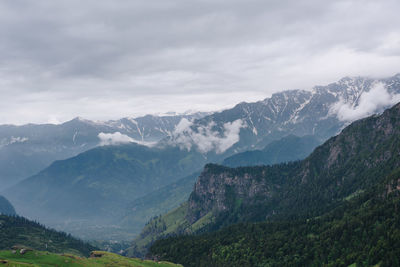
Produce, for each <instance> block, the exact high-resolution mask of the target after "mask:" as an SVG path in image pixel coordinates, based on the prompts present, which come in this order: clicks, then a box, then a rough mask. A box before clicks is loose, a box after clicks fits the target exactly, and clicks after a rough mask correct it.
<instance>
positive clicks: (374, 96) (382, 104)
mask: <svg viewBox="0 0 400 267" xmlns="http://www.w3.org/2000/svg"><path fill="white" fill-rule="evenodd" d="M399 101H400V94H389V92H388V91H387V89H386V87H385V85H384V84H382V83H376V84H375V85H374V86H373V87H372V88H371V89H370V90H369V91H368V92H363V93H362V94H361V96H360V100H359V101H358V103H346V102H345V101H344V100H343V99H341V100H339V101H338V102H337V103H335V104H333V106H332V107H331V109H330V113H331V114H336V116H337V118H338V119H339V120H341V121H355V120H358V119H361V118H365V117H367V116H369V115H372V114H374V113H377V112H379V111H381V110H382V109H384V108H387V107H389V106H392V105H394V104H396V103H398V102H399Z"/></svg>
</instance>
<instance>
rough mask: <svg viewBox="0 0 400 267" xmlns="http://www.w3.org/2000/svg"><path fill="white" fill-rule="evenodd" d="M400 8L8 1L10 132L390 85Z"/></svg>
mask: <svg viewBox="0 0 400 267" xmlns="http://www.w3.org/2000/svg"><path fill="white" fill-rule="evenodd" d="M399 9H400V1H398V0H380V1H376V0H337V1H317V0H303V1H293V0H282V1H265V0H251V1H245V0H233V1H222V0H216V1H179V0H165V1H158V2H157V4H155V3H154V2H153V1H139V0H131V1H96V0H87V1H78V0H58V1H54V0H35V1H27V0H21V1H15V0H3V1H0V20H1V23H0V43H1V45H0V96H1V97H0V123H18V124H21V123H29V122H35V123H44V122H47V121H49V122H52V123H53V122H54V123H57V122H58V121H66V120H69V119H72V118H73V117H76V116H83V117H85V118H88V119H91V120H107V119H118V118H120V117H125V116H133V117H135V116H138V115H144V114H146V113H154V112H165V111H170V110H174V111H177V112H184V111H185V110H187V109H196V110H204V111H206V110H208V111H210V110H215V109H220V108H225V107H227V106H233V105H234V104H236V103H238V102H241V101H255V100H261V99H262V98H265V97H268V96H270V95H271V94H272V93H274V92H277V91H280V90H284V89H292V88H300V89H301V88H303V89H307V88H311V87H312V86H314V85H316V84H327V83H329V82H334V81H336V80H338V79H340V78H342V77H343V76H359V75H360V76H371V75H372V76H375V77H377V76H378V77H384V76H390V75H393V74H395V73H397V72H399V70H400V50H399V47H400V46H399V41H400V33H399V32H400V31H399V29H400V20H399V19H398V10H399ZM355 10H356V11H357V15H356V16H355V15H354V14H355V12H354V11H355ZM72 14H73V15H72ZM10 110H13V112H9V111H10ZM104 110H107V112H104ZM49 114H50V116H49Z"/></svg>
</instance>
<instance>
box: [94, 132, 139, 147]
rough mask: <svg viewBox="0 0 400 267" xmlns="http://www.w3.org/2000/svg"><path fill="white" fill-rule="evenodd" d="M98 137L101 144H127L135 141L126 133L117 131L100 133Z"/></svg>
mask: <svg viewBox="0 0 400 267" xmlns="http://www.w3.org/2000/svg"><path fill="white" fill-rule="evenodd" d="M98 137H99V139H100V145H102V146H107V145H119V144H127V143H133V142H134V140H133V139H132V138H130V137H129V136H127V135H125V134H121V133H120V132H115V133H99V134H98Z"/></svg>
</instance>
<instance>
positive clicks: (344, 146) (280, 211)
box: [135, 104, 400, 244]
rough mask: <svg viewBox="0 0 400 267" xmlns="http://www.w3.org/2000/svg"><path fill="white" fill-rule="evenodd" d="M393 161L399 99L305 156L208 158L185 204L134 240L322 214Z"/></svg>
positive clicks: (391, 167) (395, 164)
mask: <svg viewBox="0 0 400 267" xmlns="http://www.w3.org/2000/svg"><path fill="white" fill-rule="evenodd" d="M398 168H400V104H397V105H396V106H394V107H393V108H391V109H389V110H386V111H385V112H384V113H383V114H382V115H380V116H375V115H374V116H372V117H369V118H366V119H362V120H359V121H356V122H354V123H352V124H351V125H350V126H348V127H346V128H345V129H343V131H342V132H341V133H340V134H339V135H337V136H335V137H332V138H330V139H329V140H328V141H326V142H325V143H324V144H323V145H321V146H319V147H317V148H316V149H315V150H314V152H313V153H312V154H311V155H310V156H308V157H307V158H306V159H304V160H302V161H297V162H292V163H287V164H278V165H272V166H256V167H239V168H229V167H224V166H220V165H215V164H208V165H206V167H205V168H204V170H203V172H202V174H201V175H200V176H199V178H198V180H197V182H196V184H195V187H194V190H193V192H192V193H191V195H190V197H189V199H188V201H187V203H186V204H185V205H183V206H181V207H179V208H178V209H176V210H174V211H171V212H170V213H168V214H167V215H164V216H162V217H160V218H156V219H154V220H152V221H150V222H149V223H148V224H147V226H146V227H145V228H144V229H143V231H142V234H141V236H140V238H138V239H137V240H136V241H135V242H141V240H144V239H146V240H150V241H151V240H156V239H159V238H161V237H165V236H168V235H171V234H172V235H173V234H183V233H201V232H208V231H214V230H218V229H221V228H222V227H225V226H229V225H231V224H234V223H240V222H258V221H265V220H287V219H293V218H298V217H305V218H310V217H314V216H319V215H321V214H323V213H325V212H328V211H330V210H332V209H333V208H335V207H337V206H339V205H341V204H342V203H343V200H344V199H346V198H352V197H354V196H357V195H358V194H361V193H363V192H366V191H368V190H371V188H373V187H374V186H376V185H377V184H379V183H380V182H382V179H385V178H386V177H387V176H389V175H390V174H391V173H392V172H394V171H396V170H397V169H398ZM172 215H173V217H174V220H172V221H171V220H170V219H168V218H169V217H171V216H172ZM147 244H149V243H147Z"/></svg>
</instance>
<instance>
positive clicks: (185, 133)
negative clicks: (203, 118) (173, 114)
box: [171, 119, 245, 154]
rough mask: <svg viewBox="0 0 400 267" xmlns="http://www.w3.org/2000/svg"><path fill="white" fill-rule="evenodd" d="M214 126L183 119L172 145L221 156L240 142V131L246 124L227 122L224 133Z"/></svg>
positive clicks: (177, 127)
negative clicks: (195, 123) (214, 152)
mask: <svg viewBox="0 0 400 267" xmlns="http://www.w3.org/2000/svg"><path fill="white" fill-rule="evenodd" d="M214 126H216V125H215V123H214V122H211V123H209V124H208V125H206V126H203V125H194V124H193V122H190V121H189V120H187V119H182V120H181V121H180V123H179V124H178V125H177V126H176V128H175V131H174V132H173V135H172V140H171V143H172V144H174V145H177V146H179V147H180V148H181V149H187V150H191V149H192V148H195V149H198V150H199V151H200V152H202V153H207V152H210V151H216V153H218V154H220V153H223V152H225V151H226V150H227V149H229V148H230V147H231V146H233V145H234V144H235V143H237V142H238V141H239V139H240V136H239V133H240V129H241V128H243V127H245V124H244V123H243V121H242V120H240V119H238V120H235V121H233V122H227V123H225V124H224V125H223V127H222V129H221V130H222V133H220V132H218V131H217V130H215V129H213V127H214Z"/></svg>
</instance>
